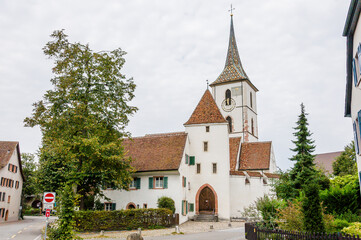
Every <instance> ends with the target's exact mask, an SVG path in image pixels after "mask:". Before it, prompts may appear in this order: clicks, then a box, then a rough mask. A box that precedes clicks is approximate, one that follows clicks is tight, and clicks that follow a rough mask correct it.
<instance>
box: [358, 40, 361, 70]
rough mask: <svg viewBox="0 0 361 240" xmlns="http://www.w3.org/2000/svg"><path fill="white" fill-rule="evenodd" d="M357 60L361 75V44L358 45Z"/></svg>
mask: <svg viewBox="0 0 361 240" xmlns="http://www.w3.org/2000/svg"><path fill="white" fill-rule="evenodd" d="M357 58H358V60H359V61H358V69H359V72H360V73H361V61H360V60H361V44H359V45H358V48H357Z"/></svg>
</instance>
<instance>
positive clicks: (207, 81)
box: [206, 79, 209, 90]
mask: <svg viewBox="0 0 361 240" xmlns="http://www.w3.org/2000/svg"><path fill="white" fill-rule="evenodd" d="M206 82H207V90H208V87H209V82H208V79H207V80H206Z"/></svg>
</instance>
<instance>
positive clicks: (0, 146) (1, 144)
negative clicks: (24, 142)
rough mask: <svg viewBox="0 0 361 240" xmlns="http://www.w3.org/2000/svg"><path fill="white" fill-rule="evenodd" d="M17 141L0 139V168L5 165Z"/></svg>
mask: <svg viewBox="0 0 361 240" xmlns="http://www.w3.org/2000/svg"><path fill="white" fill-rule="evenodd" d="M18 144H19V142H8V141H0V169H1V168H3V167H5V166H6V165H7V164H8V162H9V160H10V158H11V155H12V154H13V153H14V151H15V150H16V146H17V145H18Z"/></svg>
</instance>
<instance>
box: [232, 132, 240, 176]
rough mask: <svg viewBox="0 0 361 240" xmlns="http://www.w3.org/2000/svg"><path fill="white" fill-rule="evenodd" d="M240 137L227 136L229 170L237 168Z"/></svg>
mask: <svg viewBox="0 0 361 240" xmlns="http://www.w3.org/2000/svg"><path fill="white" fill-rule="evenodd" d="M240 143H241V137H234V138H229V166H230V168H231V171H235V170H237V169H236V168H237V156H238V151H239V145H240Z"/></svg>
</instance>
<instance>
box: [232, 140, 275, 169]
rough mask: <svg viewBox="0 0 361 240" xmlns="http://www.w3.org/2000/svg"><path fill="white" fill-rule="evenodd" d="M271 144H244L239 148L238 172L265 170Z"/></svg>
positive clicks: (268, 161) (267, 166) (268, 162)
mask: <svg viewBox="0 0 361 240" xmlns="http://www.w3.org/2000/svg"><path fill="white" fill-rule="evenodd" d="M271 144H272V142H245V143H242V146H241V154H240V160H239V170H267V169H269V167H270V159H271Z"/></svg>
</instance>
